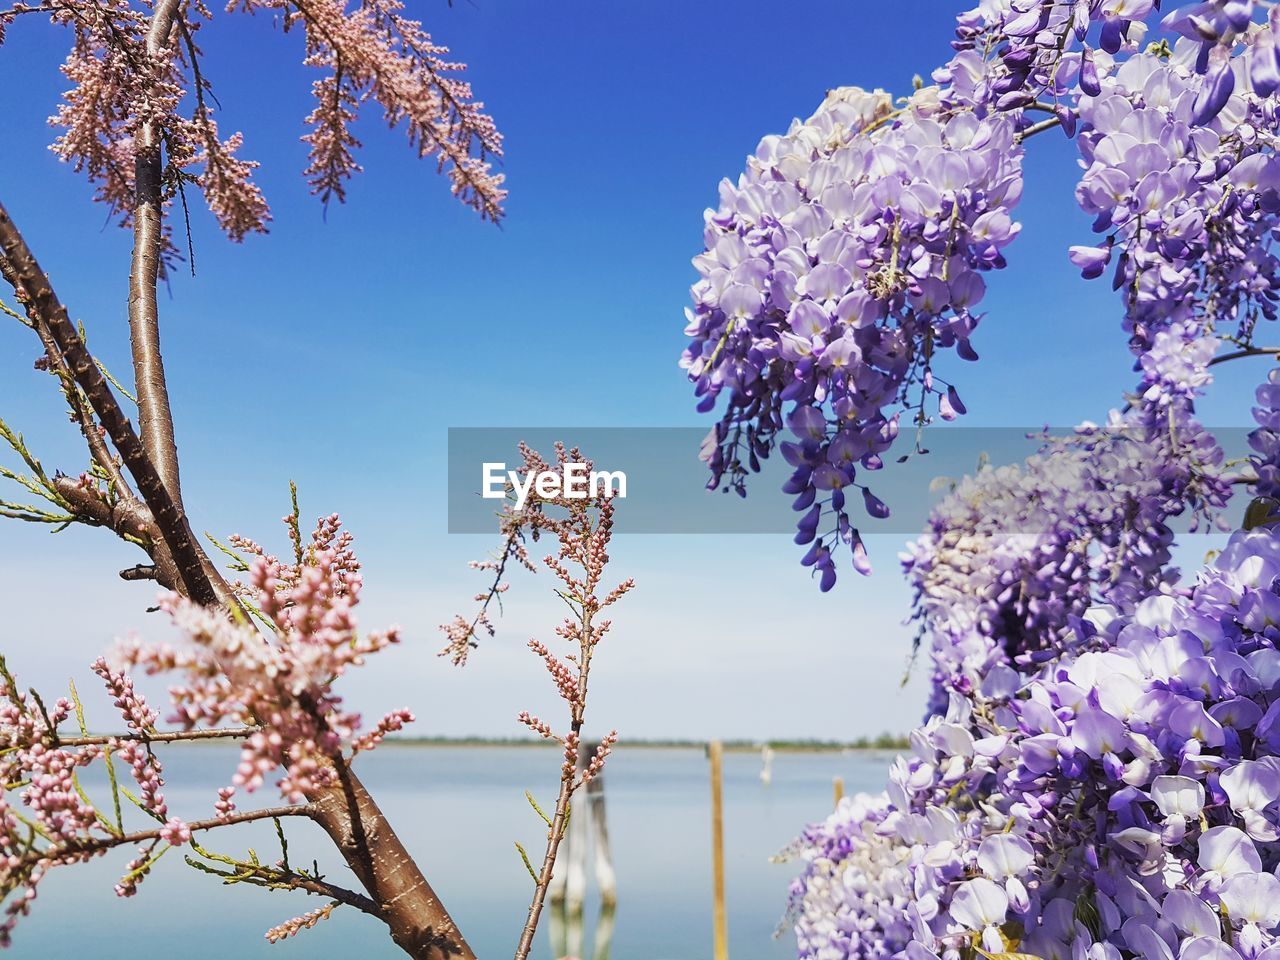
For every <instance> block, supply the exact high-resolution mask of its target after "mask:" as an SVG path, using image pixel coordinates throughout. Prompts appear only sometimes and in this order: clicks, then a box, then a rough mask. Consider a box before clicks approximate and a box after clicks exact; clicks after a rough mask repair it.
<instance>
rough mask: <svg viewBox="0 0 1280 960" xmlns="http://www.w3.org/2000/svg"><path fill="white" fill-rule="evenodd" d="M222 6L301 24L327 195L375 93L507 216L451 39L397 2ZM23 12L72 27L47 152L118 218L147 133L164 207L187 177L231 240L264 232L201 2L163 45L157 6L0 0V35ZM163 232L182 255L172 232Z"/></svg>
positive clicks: (462, 190) (424, 147)
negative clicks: (158, 165) (202, 43)
mask: <svg viewBox="0 0 1280 960" xmlns="http://www.w3.org/2000/svg"><path fill="white" fill-rule="evenodd" d="M227 10H228V12H232V11H235V10H241V11H244V12H248V13H254V12H257V11H267V12H270V13H271V14H273V15H278V16H279V17H280V22H282V23H283V25H284V28H285V30H286V31H287V30H289V29H291V28H294V27H301V28H302V31H303V32H304V33H305V35H306V55H305V60H304V62H305V64H306V65H307V66H309V67H316V68H319V69H321V70H323V71H324V75H323V76H322V77H321V78H320V79H318V80H316V81H314V83H313V84H312V93H313V95H314V97H315V101H316V106H315V109H314V110H313V111H312V112H311V114H310V115H309V116H308V117H307V118H306V122H307V125H308V126H309V128H310V129H309V132H308V133H307V134H306V135H305V136H304V137H303V138H302V139H303V140H304V141H305V142H306V143H307V144H308V145H309V146H310V148H311V154H310V159H309V163H308V166H307V168H306V176H307V179H308V182H309V183H310V185H311V187H312V190H313V192H314V193H315V194H316V195H318V196H320V197H321V198H322V199H323V200H324V201H325V202H328V200H329V199H331V198H337V199H338V200H339V201H341V200H343V199H344V196H345V184H346V181H347V180H348V179H349V178H350V177H351V176H352V175H353V174H355V173H357V172H359V170H360V165H359V164H358V163H357V162H356V161H355V157H354V151H355V149H356V148H358V147H359V146H360V143H359V141H358V140H357V139H356V137H355V135H354V133H353V132H352V130H351V125H352V124H353V123H354V122H355V120H356V119H357V115H358V113H359V111H360V108H361V107H362V106H363V105H364V104H365V103H367V102H368V101H370V100H372V101H374V102H376V103H377V104H378V106H379V107H381V109H382V112H383V117H384V119H385V120H386V121H387V123H388V124H389V125H390V126H392V127H395V126H400V125H403V127H404V128H405V130H406V132H407V134H408V138H409V143H410V146H411V147H412V148H413V149H414V150H415V151H416V152H417V153H418V155H419V156H421V157H435V158H436V159H437V161H438V165H439V168H440V169H441V170H442V171H446V172H447V173H448V176H449V179H450V182H451V185H452V189H453V192H454V194H455V195H456V196H457V197H459V199H461V200H462V201H463V202H464V203H466V204H467V205H468V206H471V207H473V208H475V209H476V210H477V211H478V212H479V213H480V214H481V216H482V217H484V218H486V219H491V220H498V219H500V218H501V216H502V204H503V201H504V200H505V198H506V190H505V189H504V188H503V186H502V183H503V176H502V175H501V174H495V173H494V172H493V170H492V168H491V164H490V158H491V157H494V156H501V154H502V136H501V134H499V133H498V130H497V128H496V126H495V125H494V122H493V119H492V118H491V117H490V116H489V115H488V114H486V113H485V112H484V104H483V103H481V102H479V101H477V100H475V98H474V96H473V94H472V91H471V86H470V84H468V83H466V82H465V81H463V80H461V79H459V78H458V76H457V74H458V73H460V72H461V71H463V70H465V69H466V67H465V65H464V64H461V63H457V62H453V61H451V60H449V59H448V58H447V55H448V53H449V49H448V48H447V47H445V46H442V45H440V44H438V43H436V42H435V41H434V40H433V39H432V38H431V36H430V35H429V34H428V33H427V32H426V31H425V30H423V28H422V24H421V23H419V22H418V21H416V20H411V19H409V18H407V17H405V16H404V7H403V4H402V3H401V2H400V0H359V2H357V3H355V4H354V5H352V4H349V3H347V2H346V0H303V2H293V0H290V2H285V0H232V2H231V3H229V4H228V6H227ZM26 14H46V15H49V16H50V19H51V20H52V22H53V23H54V24H57V25H60V26H64V27H67V28H69V29H70V30H71V31H72V34H73V37H74V39H73V43H72V49H71V52H70V53H69V54H68V55H67V59H66V61H65V62H64V64H63V66H62V72H63V74H64V75H65V76H66V77H67V79H68V80H69V81H70V82H71V86H70V88H69V89H68V90H67V92H66V93H65V95H64V100H63V103H62V104H61V105H60V106H59V108H58V111H57V113H56V114H54V116H53V117H51V118H50V122H51V123H52V124H53V125H54V126H55V127H58V128H59V129H60V130H61V133H60V135H59V136H58V138H57V139H56V140H55V141H54V143H53V147H52V149H53V151H54V153H55V154H57V156H58V157H59V158H60V159H62V160H64V161H66V162H68V163H70V164H71V165H72V166H73V167H74V168H75V169H76V171H77V172H82V173H84V174H86V175H87V176H88V178H89V180H90V182H91V183H93V184H94V186H95V187H96V190H97V193H96V199H98V200H99V201H101V202H103V203H105V204H107V205H108V206H109V207H110V208H111V209H112V211H113V213H115V214H117V215H118V216H119V218H120V221H121V223H122V224H123V225H125V226H128V225H130V224H131V222H132V215H133V210H134V207H135V204H136V195H135V190H136V181H135V158H136V156H137V155H139V154H141V153H143V152H144V151H146V150H147V149H148V147H147V146H146V144H147V143H148V142H152V143H157V144H162V145H163V152H164V169H163V173H162V177H161V182H162V191H163V200H164V202H165V203H166V204H167V203H171V202H172V201H173V200H174V199H175V198H178V197H179V196H180V195H181V186H182V184H184V183H187V184H193V185H195V186H197V187H198V188H199V189H200V191H201V192H202V193H203V194H204V197H205V201H206V203H207V204H208V206H209V209H210V211H211V212H212V213H213V214H214V216H215V217H216V218H217V220H218V224H219V226H220V227H221V228H222V229H223V230H224V231H225V232H226V233H227V235H228V236H230V237H231V238H232V239H234V240H242V239H243V238H244V237H245V236H247V235H248V234H250V233H262V232H266V229H267V225H268V223H269V222H270V221H271V212H270V209H269V208H268V206H267V202H266V199H265V198H264V197H263V195H262V191H261V190H260V189H259V188H258V186H257V184H256V183H255V182H254V179H253V177H254V172H255V170H256V169H257V167H258V163H257V162H256V161H251V160H245V159H243V158H241V157H240V156H238V153H239V151H240V149H241V147H242V146H243V140H244V138H243V136H242V135H241V134H240V133H232V134H231V135H230V136H227V137H224V136H222V135H221V134H220V132H219V130H218V121H217V119H216V118H215V116H214V107H215V106H216V105H217V98H216V96H215V95H214V94H213V91H212V88H211V86H210V84H209V82H208V80H207V72H206V71H202V67H201V65H202V58H203V54H202V52H201V49H200V47H199V45H198V42H197V40H198V35H199V30H200V27H201V26H202V25H203V23H204V22H205V21H206V20H210V19H212V11H211V10H210V8H209V7H208V6H206V4H205V3H204V2H202V0H196V2H193V3H191V4H184V5H181V7H180V9H179V10H178V11H177V13H176V15H175V20H176V22H175V23H174V25H173V27H172V28H171V29H169V30H167V31H166V36H167V39H165V40H160V41H159V42H157V40H156V37H155V35H154V34H155V31H154V30H153V27H154V26H155V22H154V21H155V18H156V17H159V16H164V15H166V14H164V13H163V12H162V9H161V5H157V6H156V8H155V9H154V10H153V9H152V7H151V5H150V4H137V5H135V4H132V3H130V2H129V0H60V2H58V3H56V4H27V3H18V4H16V5H14V6H13V7H11V8H10V9H8V10H4V11H0V43H3V41H4V37H5V30H6V28H7V27H8V26H9V24H10V23H12V22H13V21H15V20H17V19H18V18H19V17H22V16H24V15H26ZM144 130H145V131H147V133H148V135H147V136H144V135H143V133H144ZM182 200H183V202H184V203H185V196H182ZM166 243H167V245H168V250H169V252H170V253H172V252H174V247H173V244H172V241H171V240H168V238H166Z"/></svg>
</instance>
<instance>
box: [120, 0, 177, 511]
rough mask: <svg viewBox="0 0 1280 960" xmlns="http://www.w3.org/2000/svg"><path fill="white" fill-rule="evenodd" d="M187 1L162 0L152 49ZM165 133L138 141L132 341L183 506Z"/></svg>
mask: <svg viewBox="0 0 1280 960" xmlns="http://www.w3.org/2000/svg"><path fill="white" fill-rule="evenodd" d="M181 3H182V0H159V2H158V3H156V5H155V10H154V12H153V13H152V14H151V24H150V26H149V28H148V30H147V53H148V54H149V55H150V56H151V57H152V58H156V57H160V56H163V55H164V52H165V49H166V48H167V47H168V45H169V42H170V36H171V34H172V33H173V27H174V21H175V19H176V17H177V15H178V9H179V7H180V6H181ZM161 141H162V131H161V130H160V129H159V127H158V125H157V124H155V123H154V122H151V121H146V122H144V123H143V124H142V125H141V127H140V129H139V131H138V135H137V137H136V139H135V141H134V148H135V154H134V191H135V196H136V199H137V202H136V205H135V207H134V215H133V262H132V264H131V265H130V269H129V343H130V347H131V349H132V352H133V379H134V383H135V385H136V392H137V394H138V430H139V433H140V434H141V437H142V445H143V448H144V449H145V450H146V451H147V454H148V456H150V458H151V461H152V463H154V464H155V467H156V470H157V471H158V472H159V474H160V479H161V480H162V481H163V482H164V485H165V487H166V488H167V489H168V491H169V496H170V497H172V498H173V502H174V504H175V505H176V506H177V507H178V509H179V510H181V509H182V485H181V482H180V477H179V475H178V447H177V442H176V441H175V439H174V432H173V412H172V410H171V409H170V406H169V389H168V385H167V383H166V382H165V374H164V361H163V359H162V357H161V354H160V315H159V306H158V304H157V302H156V285H157V280H158V278H159V272H160V255H161V252H162V247H163V244H164V227H163V225H162V215H163V209H162V208H163V203H164V197H163V193H162V190H161V174H162V171H163V158H162V157H161Z"/></svg>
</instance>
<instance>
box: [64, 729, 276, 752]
mask: <svg viewBox="0 0 1280 960" xmlns="http://www.w3.org/2000/svg"><path fill="white" fill-rule="evenodd" d="M257 731H258V728H257V727H229V728H227V729H226V730H173V731H169V732H165V733H145V734H143V733H116V734H108V735H103V736H86V737H63V736H59V737H58V745H59V746H62V747H93V746H101V745H104V744H108V743H116V742H119V741H121V740H136V741H138V742H139V743H182V742H186V741H189V740H233V739H239V738H241V737H247V736H250V735H251V734H254V733H256V732H257Z"/></svg>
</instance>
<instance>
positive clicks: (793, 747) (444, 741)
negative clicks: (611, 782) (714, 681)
mask: <svg viewBox="0 0 1280 960" xmlns="http://www.w3.org/2000/svg"><path fill="white" fill-rule="evenodd" d="M722 742H723V744H724V749H725V752H726V753H759V752H761V751H762V750H763V749H764V748H765V747H768V748H769V749H771V750H773V751H774V752H775V753H844V752H846V751H868V752H875V751H886V750H905V749H907V747H908V746H909V743H908V740H907V738H906V737H902V736H895V735H893V734H881V735H880V736H878V737H862V738H859V739H857V740H849V741H839V740H724V741H722ZM383 744H384V745H385V746H394V747H538V748H547V747H554V748H556V749H563V748H562V747H561V746H560V744H559V743H558V742H556V741H550V740H542V739H533V738H532V737H388V738H387V739H386V740H384V741H383ZM706 746H707V742H706V741H705V740H663V739H635V740H628V739H620V740H619V741H618V749H624V748H625V749H641V750H704V749H706Z"/></svg>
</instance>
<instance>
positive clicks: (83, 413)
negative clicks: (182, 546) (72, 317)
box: [0, 257, 132, 497]
mask: <svg viewBox="0 0 1280 960" xmlns="http://www.w3.org/2000/svg"><path fill="white" fill-rule="evenodd" d="M0 276H2V277H4V279H5V281H6V282H7V283H8V284H9V286H11V287H13V291H14V294H15V296H16V297H17V299H18V302H19V303H21V304H22V305H23V307H24V308H25V310H26V312H27V319H28V320H30V322H31V328H32V329H33V330H35V332H36V336H38V337H39V338H40V343H41V344H42V345H43V346H44V353H45V357H47V358H48V360H49V368H50V369H51V370H52V371H53V373H54V374H55V375H56V376H57V378H58V380H59V381H60V382H61V383H62V392H63V395H64V396H65V397H66V398H67V403H68V404H69V405H70V406H71V413H72V415H73V416H74V417H75V419H76V424H77V425H78V426H79V427H80V433H81V434H83V436H84V439H85V443H86V444H87V445H88V447H89V455H90V456H91V457H92V458H93V459H94V461H95V462H96V463H97V464H98V466H100V467H101V468H102V470H103V472H104V473H105V474H106V475H107V476H108V477H109V478H110V479H111V482H112V483H113V484H115V486H116V490H117V491H118V492H119V494H120V496H122V497H130V496H132V492H131V491H130V490H129V485H128V484H127V483H125V479H124V477H123V476H122V475H121V473H120V468H119V467H118V466H117V465H116V461H115V458H114V457H113V456H111V451H110V450H108V449H107V444H106V441H104V440H103V439H102V434H101V433H100V432H99V431H98V425H97V423H95V422H94V419H93V411H92V410H91V409H90V407H89V404H88V403H87V402H86V401H85V399H84V396H83V395H82V394H81V393H80V388H79V387H77V386H76V382H75V378H74V377H72V376H71V371H70V370H69V369H68V368H67V363H66V360H64V359H63V357H62V352H61V351H60V350H59V349H58V345H57V344H56V343H54V342H53V338H52V337H51V336H50V334H49V329H48V326H47V325H46V324H44V323H42V322H41V320H40V316H39V314H38V313H36V312H35V307H34V306H33V305H32V303H31V300H30V298H29V297H28V296H27V295H26V291H25V288H24V287H23V285H22V281H21V280H20V279H19V278H18V276H17V274H16V273H15V272H14V269H13V264H12V263H11V262H10V261H9V258H8V257H0Z"/></svg>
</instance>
